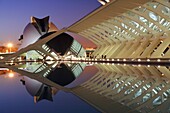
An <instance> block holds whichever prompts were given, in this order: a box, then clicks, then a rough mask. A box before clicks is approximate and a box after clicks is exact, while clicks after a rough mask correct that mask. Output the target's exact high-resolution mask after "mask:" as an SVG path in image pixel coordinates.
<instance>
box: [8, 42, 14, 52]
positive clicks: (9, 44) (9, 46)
mask: <svg viewBox="0 0 170 113" xmlns="http://www.w3.org/2000/svg"><path fill="white" fill-rule="evenodd" d="M12 46H13V44H12V43H8V44H7V47H8V48H9V52H11V48H12Z"/></svg>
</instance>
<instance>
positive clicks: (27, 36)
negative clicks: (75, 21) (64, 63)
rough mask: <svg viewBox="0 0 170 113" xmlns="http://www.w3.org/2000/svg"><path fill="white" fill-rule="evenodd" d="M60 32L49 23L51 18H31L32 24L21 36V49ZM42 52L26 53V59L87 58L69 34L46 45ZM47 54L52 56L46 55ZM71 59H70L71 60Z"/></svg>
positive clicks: (64, 34)
mask: <svg viewBox="0 0 170 113" xmlns="http://www.w3.org/2000/svg"><path fill="white" fill-rule="evenodd" d="M57 31H58V28H57V27H56V26H55V25H54V24H53V23H52V22H51V23H49V16H48V17H45V18H43V19H38V18H35V17H31V23H29V24H28V25H27V26H26V27H25V29H24V32H23V35H22V36H21V37H22V38H21V40H20V41H22V44H21V46H20V49H22V48H25V47H27V46H28V45H30V44H33V43H35V42H36V41H38V40H42V39H43V38H46V37H47V36H50V35H52V34H54V33H55V32H57ZM41 48H42V49H44V51H45V54H44V52H42V51H41V50H36V49H33V50H30V51H27V52H25V53H24V54H25V56H26V59H33V60H34V59H47V57H48V59H53V60H56V59H59V57H61V56H63V57H66V56H67V58H68V57H69V56H70V57H71V56H74V57H85V50H84V48H83V47H82V46H81V44H80V43H78V42H77V41H76V40H74V38H73V37H72V36H70V35H69V34H67V33H62V34H60V35H58V36H56V37H54V38H53V39H51V40H49V41H48V42H46V43H44V44H43V45H42V47H41ZM47 53H49V54H51V55H50V56H49V55H46V54H47ZM70 57H69V58H70Z"/></svg>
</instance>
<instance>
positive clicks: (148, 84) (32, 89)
mask: <svg viewBox="0 0 170 113" xmlns="http://www.w3.org/2000/svg"><path fill="white" fill-rule="evenodd" d="M6 66H7V68H8V69H10V70H13V71H15V72H17V73H19V75H20V76H21V77H20V78H21V79H20V81H21V83H22V84H23V85H24V86H25V88H26V90H27V92H28V93H29V94H30V95H31V96H33V97H34V102H36V103H37V102H38V104H39V103H41V102H44V101H47V100H48V101H53V98H54V97H55V96H54V95H56V94H57V93H58V92H59V91H64V92H67V93H70V94H74V95H76V96H77V97H79V98H80V99H82V100H84V101H85V102H87V103H88V104H90V105H92V106H94V107H95V108H96V109H98V110H99V111H101V112H103V111H104V112H116V111H117V112H121V113H127V112H129V113H138V112H142V113H167V112H170V110H169V109H170V107H169V104H170V99H169V95H170V84H169V80H170V77H169V75H170V67H169V66H167V65H166V66H163V65H162V66H158V65H137V64H136V65H130V64H129V65H127V64H114V63H107V64H105V63H97V62H96V63H95V62H92V63H80V62H62V61H58V62H56V61H50V62H49V61H48V62H25V63H19V62H17V63H13V65H6ZM87 68H88V70H87V71H86V69H87ZM84 69H85V71H86V72H85V73H84V72H83V70H84ZM81 73H83V74H81ZM96 112H98V111H96Z"/></svg>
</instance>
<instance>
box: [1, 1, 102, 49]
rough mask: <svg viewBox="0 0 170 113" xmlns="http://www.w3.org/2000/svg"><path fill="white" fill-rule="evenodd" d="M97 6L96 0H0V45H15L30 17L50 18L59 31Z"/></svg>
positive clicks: (98, 4)
mask: <svg viewBox="0 0 170 113" xmlns="http://www.w3.org/2000/svg"><path fill="white" fill-rule="evenodd" d="M99 6H100V3H99V2H98V1H97V0H0V45H6V43H8V42H12V43H15V44H16V43H17V41H18V39H19V36H20V35H21V34H22V33H23V30H24V28H25V26H26V25H27V24H28V23H29V22H30V17H31V16H35V17H38V18H43V17H45V16H50V21H52V22H53V23H54V24H55V25H56V26H57V27H58V28H59V29H61V28H63V27H68V26H70V25H71V24H73V23H74V22H76V21H78V20H79V19H81V18H82V17H83V16H85V15H87V14H88V13H90V12H91V11H93V10H95V9H96V8H98V7H99ZM80 41H81V39H80ZM83 42H84V40H83ZM85 44H87V46H88V44H89V43H85ZM89 45H90V44H89Z"/></svg>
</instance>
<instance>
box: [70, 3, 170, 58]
mask: <svg viewBox="0 0 170 113" xmlns="http://www.w3.org/2000/svg"><path fill="white" fill-rule="evenodd" d="M68 30H69V31H71V32H74V33H78V34H79V35H81V36H84V37H85V38H87V39H89V40H91V41H93V42H94V43H95V44H96V45H97V49H96V51H95V52H94V53H93V55H94V56H96V57H97V58H101V56H102V55H106V56H107V58H169V57H170V49H169V48H170V38H169V37H170V2H169V0H140V1H136V0H110V2H108V3H106V4H105V5H103V6H102V7H100V8H98V9H97V10H95V11H93V12H92V13H90V14H89V15H87V16H86V17H85V18H83V19H81V20H80V21H78V22H77V23H75V24H73V25H72V26H70V27H69V28H68Z"/></svg>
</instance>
